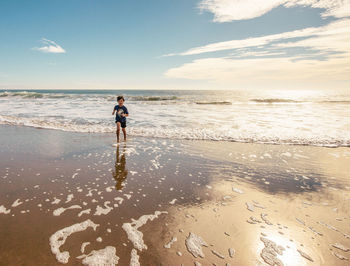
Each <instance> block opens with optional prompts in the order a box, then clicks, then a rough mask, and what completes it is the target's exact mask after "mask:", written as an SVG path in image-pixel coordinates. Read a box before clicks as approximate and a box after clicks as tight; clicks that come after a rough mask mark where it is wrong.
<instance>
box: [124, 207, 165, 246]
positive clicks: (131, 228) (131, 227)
mask: <svg viewBox="0 0 350 266" xmlns="http://www.w3.org/2000/svg"><path fill="white" fill-rule="evenodd" d="M163 213H164V214H166V213H168V212H165V211H162V212H161V211H156V212H155V213H154V214H148V215H142V216H141V217H140V218H139V219H138V220H134V219H132V222H131V223H124V224H123V225H122V228H123V229H124V231H125V232H126V234H127V236H128V239H129V240H130V241H131V243H133V245H134V247H135V248H136V249H138V250H139V251H142V250H143V249H147V246H146V245H145V243H144V241H143V233H142V232H141V231H139V230H138V229H139V228H140V227H141V226H143V225H145V224H146V223H147V222H148V220H150V221H153V220H154V219H156V218H158V216H159V215H161V214H163Z"/></svg>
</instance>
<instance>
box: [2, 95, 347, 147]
mask: <svg viewBox="0 0 350 266" xmlns="http://www.w3.org/2000/svg"><path fill="white" fill-rule="evenodd" d="M117 95H124V97H125V99H126V102H125V106H126V107H127V108H128V110H129V113H130V116H129V118H128V122H127V130H128V134H130V135H132V136H146V137H156V138H170V139H190V140H212V141H235V142H253V143H271V144H299V145H315V146H326V147H339V146H350V91H315V90H295V91H290V90H279V91H277V90H264V91H262V90H261V91H198V90H175V91H172V90H125V91H123V90H118V91H117V90H116V91H111V90H28V91H23V90H8V91H5V90H0V124H5V125H17V126H29V127H36V128H48V129H55V130H64V131H72V132H86V133H110V132H114V131H115V124H114V118H113V116H112V110H113V107H114V105H115V104H116V98H117Z"/></svg>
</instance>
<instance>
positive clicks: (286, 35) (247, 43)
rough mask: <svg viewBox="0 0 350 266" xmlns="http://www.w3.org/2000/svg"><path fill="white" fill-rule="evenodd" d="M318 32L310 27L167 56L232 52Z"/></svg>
mask: <svg viewBox="0 0 350 266" xmlns="http://www.w3.org/2000/svg"><path fill="white" fill-rule="evenodd" d="M318 32H319V28H313V27H311V28H306V29H302V30H295V31H289V32H283V33H279V34H272V35H266V36H262V37H254V38H248V39H242V40H232V41H226V42H217V43H211V44H207V45H204V46H199V47H194V48H191V49H189V50H187V51H185V52H182V53H179V54H169V55H168V56H174V55H196V54H202V53H209V52H217V51H224V50H232V49H238V48H246V47H257V46H261V45H266V44H269V43H271V42H273V41H279V40H283V39H290V38H298V37H309V36H312V35H313V34H317V33H318Z"/></svg>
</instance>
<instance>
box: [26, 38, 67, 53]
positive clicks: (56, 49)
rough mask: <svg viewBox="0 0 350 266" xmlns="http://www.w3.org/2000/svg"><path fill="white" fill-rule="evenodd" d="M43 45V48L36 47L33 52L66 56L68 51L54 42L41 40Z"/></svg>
mask: <svg viewBox="0 0 350 266" xmlns="http://www.w3.org/2000/svg"><path fill="white" fill-rule="evenodd" d="M40 42H41V43H42V45H43V46H42V47H34V48H33V50H36V51H39V52H43V53H53V54H64V53H66V50H64V49H63V48H62V47H61V46H60V45H58V44H57V43H55V42H54V41H51V40H48V39H45V38H42V39H41V40H40Z"/></svg>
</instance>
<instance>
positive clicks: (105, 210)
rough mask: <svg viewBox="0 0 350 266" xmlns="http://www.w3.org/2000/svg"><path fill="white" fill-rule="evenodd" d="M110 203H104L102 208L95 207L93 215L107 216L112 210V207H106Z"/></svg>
mask: <svg viewBox="0 0 350 266" xmlns="http://www.w3.org/2000/svg"><path fill="white" fill-rule="evenodd" d="M110 203H111V202H110V201H106V202H105V203H104V208H103V207H101V206H99V205H97V207H96V211H95V213H94V215H98V216H100V215H102V214H103V215H106V214H108V213H109V212H110V211H111V210H113V207H110V206H108V204H110Z"/></svg>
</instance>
